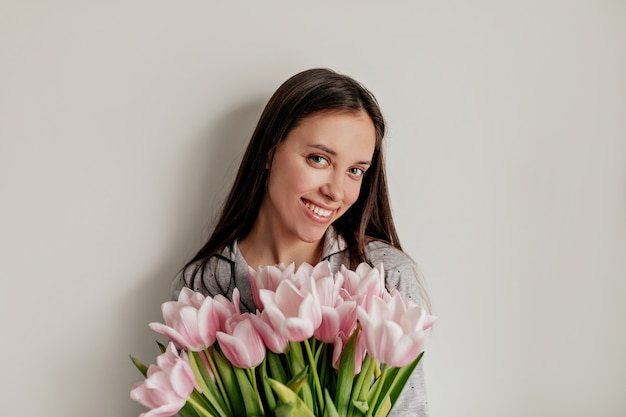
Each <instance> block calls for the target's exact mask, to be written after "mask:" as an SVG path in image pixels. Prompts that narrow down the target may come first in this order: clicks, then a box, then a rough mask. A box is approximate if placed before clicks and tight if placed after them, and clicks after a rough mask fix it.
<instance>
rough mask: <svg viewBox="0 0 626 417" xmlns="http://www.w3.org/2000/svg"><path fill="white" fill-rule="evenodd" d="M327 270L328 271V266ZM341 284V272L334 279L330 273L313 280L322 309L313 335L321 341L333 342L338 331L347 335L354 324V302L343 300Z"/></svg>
mask: <svg viewBox="0 0 626 417" xmlns="http://www.w3.org/2000/svg"><path fill="white" fill-rule="evenodd" d="M328 271H329V272H330V268H329V269H328ZM342 284H343V276H342V275H341V274H337V278H336V279H334V278H333V276H332V275H330V276H324V277H322V278H318V279H317V280H316V281H315V286H316V289H317V293H318V296H319V301H320V306H321V311H322V322H321V324H320V326H319V327H318V328H317V329H316V330H315V332H314V336H315V337H316V338H317V339H318V340H321V341H322V342H326V343H332V342H334V341H335V339H336V338H337V336H338V335H339V333H340V332H341V333H343V334H345V335H348V337H349V335H350V334H351V333H352V330H353V329H354V327H355V325H356V302H355V301H351V300H349V301H345V300H344V299H343V298H342V297H341V296H340V295H339V290H340V289H341V285H342Z"/></svg>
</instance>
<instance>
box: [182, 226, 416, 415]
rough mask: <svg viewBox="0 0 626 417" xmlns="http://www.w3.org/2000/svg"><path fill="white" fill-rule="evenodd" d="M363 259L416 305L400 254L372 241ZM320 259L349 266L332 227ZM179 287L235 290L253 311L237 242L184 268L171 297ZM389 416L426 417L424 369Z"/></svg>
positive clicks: (407, 264) (409, 269)
mask: <svg viewBox="0 0 626 417" xmlns="http://www.w3.org/2000/svg"><path fill="white" fill-rule="evenodd" d="M366 256H367V258H368V261H369V262H370V263H371V264H372V265H377V264H379V263H380V262H382V263H383V266H384V268H385V279H386V286H387V289H388V290H389V291H391V290H392V289H393V288H396V289H397V290H398V291H399V292H400V293H401V294H402V295H403V296H404V297H406V298H409V299H411V300H413V301H414V302H416V303H418V304H420V302H421V300H420V285H419V281H418V278H417V276H416V275H415V269H414V267H413V262H412V261H411V259H410V258H409V257H408V256H407V255H406V254H405V253H404V252H402V251H400V250H398V249H396V248H394V247H392V246H389V245H387V244H385V243H383V242H379V241H373V242H370V243H368V244H367V246H366ZM322 260H328V261H329V262H330V265H331V268H332V269H333V272H336V271H338V270H339V268H340V266H341V265H342V264H343V265H347V264H349V260H348V254H347V250H346V244H345V242H344V241H343V239H341V238H340V237H338V236H336V233H335V232H334V230H333V229H332V228H330V229H329V230H328V232H327V233H326V237H325V241H324V250H323V256H322ZM183 287H189V288H191V289H193V290H194V291H199V292H201V293H203V294H205V295H210V296H215V295H217V294H223V295H225V296H227V297H228V298H232V294H233V290H234V288H235V287H237V288H238V289H239V293H240V294H241V311H249V312H254V311H256V308H255V306H254V301H253V299H252V290H251V288H250V282H249V281H248V265H247V263H246V260H245V259H244V258H243V255H242V254H241V252H240V251H239V248H238V246H237V242H233V244H232V245H231V246H230V247H226V248H224V250H223V251H222V252H221V253H220V254H215V255H213V256H211V258H210V259H209V261H208V262H207V264H206V266H205V267H204V268H201V269H200V270H198V271H197V272H196V271H195V268H187V269H186V271H185V273H184V274H180V275H179V276H178V277H177V278H176V279H175V280H174V282H173V283H172V297H173V299H177V298H178V294H179V293H180V290H181V289H182V288H183ZM389 416H391V417H427V416H428V402H427V398H426V385H425V383H424V368H423V363H422V362H421V361H420V363H419V365H418V366H417V368H416V369H415V371H414V372H413V374H412V375H411V377H410V378H409V380H408V381H407V384H406V386H405V387H404V391H403V392H402V394H401V395H400V397H399V398H398V401H397V402H396V404H395V406H394V407H393V410H392V411H391V413H390V414H389Z"/></svg>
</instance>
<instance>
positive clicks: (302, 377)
mask: <svg viewBox="0 0 626 417" xmlns="http://www.w3.org/2000/svg"><path fill="white" fill-rule="evenodd" d="M308 377H309V366H308V365H307V366H305V367H304V368H302V369H301V370H300V372H298V373H297V374H296V375H294V376H293V378H291V379H290V380H289V382H287V383H286V384H285V385H287V386H288V387H289V388H290V389H291V390H292V391H293V392H295V393H298V392H300V390H301V389H302V387H303V386H304V385H305V384H306V383H307V379H308Z"/></svg>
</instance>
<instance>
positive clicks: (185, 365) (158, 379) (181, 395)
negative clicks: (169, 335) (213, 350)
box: [130, 342, 200, 417]
mask: <svg viewBox="0 0 626 417" xmlns="http://www.w3.org/2000/svg"><path fill="white" fill-rule="evenodd" d="M194 388H195V389H197V390H199V389H200V388H199V387H198V386H197V383H196V381H195V379H194V375H193V371H192V370H191V366H190V365H189V362H188V360H187V356H186V354H185V353H184V352H183V356H182V357H181V356H179V355H178V351H177V350H176V347H175V346H174V344H173V343H171V342H170V343H169V345H168V346H167V349H166V351H165V353H163V354H162V355H160V356H158V357H157V365H150V367H149V368H148V373H147V378H146V379H145V380H144V381H143V382H141V383H137V384H135V385H133V388H132V390H131V391H130V397H131V398H132V399H133V400H134V401H137V402H139V403H140V404H142V405H144V406H145V407H148V408H150V411H148V412H147V413H142V414H141V415H140V417H169V416H173V415H175V414H176V413H178V411H179V410H180V409H181V408H182V407H183V406H184V405H185V402H186V401H187V398H188V397H189V396H190V395H191V392H192V391H193V390H194Z"/></svg>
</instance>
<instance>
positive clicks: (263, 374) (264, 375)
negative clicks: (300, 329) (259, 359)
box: [261, 355, 276, 414]
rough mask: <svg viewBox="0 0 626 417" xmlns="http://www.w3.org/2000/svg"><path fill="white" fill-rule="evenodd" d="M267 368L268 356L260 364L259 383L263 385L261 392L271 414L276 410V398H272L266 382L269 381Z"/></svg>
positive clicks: (270, 389) (272, 393) (271, 392)
mask: <svg viewBox="0 0 626 417" xmlns="http://www.w3.org/2000/svg"><path fill="white" fill-rule="evenodd" d="M268 366H269V365H268V355H265V358H263V363H262V364H261V383H262V384H263V392H264V393H265V402H266V403H267V407H268V409H269V411H270V414H271V413H273V412H274V410H276V397H274V392H273V391H272V388H271V387H270V384H269V382H267V380H268V379H269V375H268V374H267V367H268Z"/></svg>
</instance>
